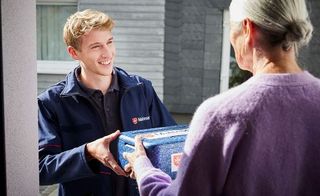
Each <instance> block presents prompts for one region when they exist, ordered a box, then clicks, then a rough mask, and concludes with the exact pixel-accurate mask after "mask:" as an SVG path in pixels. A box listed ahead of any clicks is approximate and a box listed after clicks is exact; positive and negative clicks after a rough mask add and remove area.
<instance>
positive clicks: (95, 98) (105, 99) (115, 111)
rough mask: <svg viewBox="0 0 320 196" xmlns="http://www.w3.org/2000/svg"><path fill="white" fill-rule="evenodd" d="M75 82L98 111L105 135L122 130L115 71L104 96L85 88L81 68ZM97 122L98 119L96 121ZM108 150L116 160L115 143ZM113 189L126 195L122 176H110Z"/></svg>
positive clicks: (119, 98)
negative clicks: (81, 77)
mask: <svg viewBox="0 0 320 196" xmlns="http://www.w3.org/2000/svg"><path fill="white" fill-rule="evenodd" d="M76 73H77V80H78V83H79V86H80V88H81V90H83V91H84V92H85V93H86V94H87V95H88V97H89V100H90V102H91V103H92V105H93V107H95V109H96V111H98V113H99V116H100V118H101V121H102V122H103V126H104V128H105V132H106V135H109V134H111V133H113V132H115V131H116V130H122V124H121V116H120V100H121V97H120V90H119V89H120V87H119V83H118V78H117V74H115V71H114V70H113V72H112V79H111V84H110V87H109V88H108V90H107V92H106V94H105V95H103V93H102V92H101V91H100V90H97V89H91V88H88V87H86V86H85V85H84V84H83V83H82V82H81V80H80V77H79V76H80V73H81V68H80V67H79V68H78V69H77V72H76ZM97 120H99V119H97ZM110 148H111V149H110V150H111V152H112V154H113V156H114V158H115V159H116V160H118V157H117V154H118V153H116V152H117V145H116V142H112V143H111V145H110ZM112 178H113V182H114V183H115V184H114V187H115V190H114V191H115V192H114V195H115V196H125V195H128V193H127V191H128V190H127V189H128V188H127V187H128V186H127V179H126V178H125V177H122V176H117V175H116V174H114V173H113V174H112Z"/></svg>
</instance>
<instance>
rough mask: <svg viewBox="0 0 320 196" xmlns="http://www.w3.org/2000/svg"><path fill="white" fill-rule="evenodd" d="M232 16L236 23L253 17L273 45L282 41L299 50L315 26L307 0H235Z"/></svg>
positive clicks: (288, 46) (307, 40) (305, 43)
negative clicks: (309, 12)
mask: <svg viewBox="0 0 320 196" xmlns="http://www.w3.org/2000/svg"><path fill="white" fill-rule="evenodd" d="M236 7H238V8H237V9H239V8H240V9H241V10H236ZM231 12H232V13H231ZM230 16H231V18H230V19H231V21H236V22H240V21H242V20H244V19H245V18H248V19H250V20H251V21H253V22H254V23H255V24H256V25H257V26H258V27H259V29H260V30H261V32H262V34H263V35H264V39H265V40H268V42H269V43H270V44H271V45H279V44H280V45H281V47H282V48H283V50H289V49H290V48H291V47H294V48H295V50H296V53H297V50H298V49H299V48H300V47H302V46H304V45H307V44H308V43H309V41H310V39H311V37H312V32H313V26H312V24H311V22H310V19H309V14H308V11H307V7H306V3H305V0H232V2H231V4H230Z"/></svg>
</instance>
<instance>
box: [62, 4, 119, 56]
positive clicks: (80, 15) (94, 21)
mask: <svg viewBox="0 0 320 196" xmlns="http://www.w3.org/2000/svg"><path fill="white" fill-rule="evenodd" d="M113 26H114V21H113V20H112V18H110V17H109V16H108V15H107V14H105V13H103V12H100V11H97V10H91V9H86V10H83V11H78V12H76V13H74V14H73V15H71V16H70V17H69V18H68V19H67V22H66V24H65V25H64V28H63V39H64V42H65V44H66V45H67V46H72V47H73V48H75V49H76V50H80V46H81V36H82V35H84V34H87V33H89V32H90V31H91V30H92V29H99V30H100V29H103V30H104V29H107V30H110V31H111V30H112V28H113Z"/></svg>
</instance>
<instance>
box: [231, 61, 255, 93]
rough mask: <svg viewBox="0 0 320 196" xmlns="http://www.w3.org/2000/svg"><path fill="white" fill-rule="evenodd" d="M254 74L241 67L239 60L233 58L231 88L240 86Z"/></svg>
mask: <svg viewBox="0 0 320 196" xmlns="http://www.w3.org/2000/svg"><path fill="white" fill-rule="evenodd" d="M251 76H252V74H251V72H249V71H244V70H242V69H240V68H239V66H238V64H237V62H236V61H235V60H234V59H232V61H231V62H230V77H229V88H232V87H235V86H238V85H239V84H241V83H243V82H245V81H246V80H248V79H249V78H250V77H251Z"/></svg>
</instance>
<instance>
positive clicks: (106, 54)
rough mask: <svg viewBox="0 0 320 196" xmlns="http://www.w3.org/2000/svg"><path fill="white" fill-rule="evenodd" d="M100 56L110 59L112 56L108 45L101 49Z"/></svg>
mask: <svg viewBox="0 0 320 196" xmlns="http://www.w3.org/2000/svg"><path fill="white" fill-rule="evenodd" d="M102 50H103V51H102V56H103V57H107V58H108V57H111V56H112V49H111V48H110V47H109V46H108V45H105V46H104V47H103V49H102Z"/></svg>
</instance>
